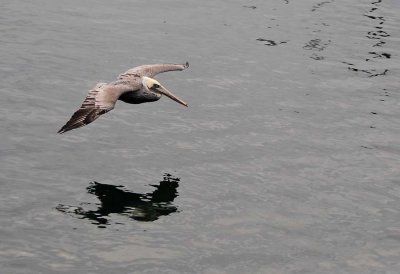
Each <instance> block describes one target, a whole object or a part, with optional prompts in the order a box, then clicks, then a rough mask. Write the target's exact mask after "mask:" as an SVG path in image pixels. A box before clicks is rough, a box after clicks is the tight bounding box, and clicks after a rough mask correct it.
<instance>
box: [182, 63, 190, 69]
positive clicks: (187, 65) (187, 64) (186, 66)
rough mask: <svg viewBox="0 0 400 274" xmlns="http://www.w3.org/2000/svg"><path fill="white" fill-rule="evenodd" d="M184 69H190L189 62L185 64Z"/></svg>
mask: <svg viewBox="0 0 400 274" xmlns="http://www.w3.org/2000/svg"><path fill="white" fill-rule="evenodd" d="M183 67H184V68H185V69H186V68H188V67H189V62H188V61H186V63H185V64H183Z"/></svg>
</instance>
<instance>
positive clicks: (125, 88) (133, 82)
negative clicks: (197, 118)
mask: <svg viewBox="0 0 400 274" xmlns="http://www.w3.org/2000/svg"><path fill="white" fill-rule="evenodd" d="M188 67H189V63H188V62H186V64H154V65H143V66H139V67H135V68H132V69H130V70H127V71H126V72H124V73H122V74H120V75H119V76H118V80H117V81H115V82H111V83H109V84H107V83H98V84H96V86H94V88H93V89H91V90H90V91H89V93H88V95H87V96H86V98H85V100H84V101H83V103H82V106H81V107H80V108H79V109H78V110H77V111H76V112H75V113H74V114H73V115H72V117H71V119H70V120H69V121H68V122H67V123H66V124H65V125H64V126H63V127H62V128H61V129H60V130H59V131H58V133H60V134H61V133H64V132H67V131H69V130H72V129H75V128H79V127H83V126H85V125H87V124H90V123H91V122H93V121H94V120H96V119H97V118H98V117H100V115H102V114H104V113H107V112H109V111H110V110H112V109H113V108H114V106H115V103H116V102H117V100H121V101H124V102H125V103H128V104H140V103H146V102H154V101H157V100H159V99H160V98H161V96H162V95H165V96H167V97H169V98H171V99H172V100H174V101H176V102H178V103H179V104H181V105H184V106H186V107H187V106H188V105H187V104H186V103H185V102H184V101H182V100H181V99H179V98H178V97H177V96H175V95H174V94H172V93H171V92H170V91H168V90H167V89H166V88H165V87H163V86H162V85H161V84H160V83H159V82H158V81H157V80H155V79H153V78H152V77H154V76H155V75H157V74H159V73H162V72H166V71H175V70H184V69H185V68H188Z"/></svg>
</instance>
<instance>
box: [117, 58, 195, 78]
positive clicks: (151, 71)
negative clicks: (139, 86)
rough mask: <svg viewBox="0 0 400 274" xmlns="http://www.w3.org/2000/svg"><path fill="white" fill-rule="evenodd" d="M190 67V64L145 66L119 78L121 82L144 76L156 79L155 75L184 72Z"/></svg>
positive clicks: (131, 70)
mask: <svg viewBox="0 0 400 274" xmlns="http://www.w3.org/2000/svg"><path fill="white" fill-rule="evenodd" d="M188 67H189V63H188V62H186V63H185V64H153V65H143V66H139V67H135V68H132V69H129V70H127V71H126V72H124V73H122V74H120V75H119V76H118V79H119V80H125V79H127V78H128V79H129V78H137V77H142V76H147V77H154V76H155V75H157V74H159V73H163V72H167V71H177V70H184V69H186V68H188Z"/></svg>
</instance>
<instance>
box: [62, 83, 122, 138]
mask: <svg viewBox="0 0 400 274" xmlns="http://www.w3.org/2000/svg"><path fill="white" fill-rule="evenodd" d="M122 93H123V89H121V88H118V87H116V86H109V85H107V84H105V83H99V84H97V85H96V86H95V87H94V88H93V89H92V90H90V91H89V93H88V95H87V96H86V98H85V100H84V101H83V103H82V105H81V107H80V108H79V109H78V110H77V111H76V112H75V113H74V114H73V115H72V117H71V118H70V119H69V121H68V122H67V123H66V124H65V125H64V126H63V127H62V128H61V129H60V130H59V131H58V133H60V134H62V133H64V132H67V131H70V130H72V129H76V128H79V127H83V126H85V125H87V124H90V123H91V122H93V121H94V120H96V119H97V118H99V117H100V116H101V115H103V114H105V113H107V112H109V111H110V110H112V109H113V108H114V106H115V103H116V101H117V100H118V97H119V96H120V95H121V94H122Z"/></svg>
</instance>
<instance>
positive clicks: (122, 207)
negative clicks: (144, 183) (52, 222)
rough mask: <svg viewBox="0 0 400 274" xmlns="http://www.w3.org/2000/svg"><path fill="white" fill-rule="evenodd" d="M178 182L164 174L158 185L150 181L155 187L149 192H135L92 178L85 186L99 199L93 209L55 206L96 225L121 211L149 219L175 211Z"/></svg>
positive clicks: (148, 220) (147, 220)
mask: <svg viewBox="0 0 400 274" xmlns="http://www.w3.org/2000/svg"><path fill="white" fill-rule="evenodd" d="M179 182H180V179H179V178H174V177H172V175H170V174H164V178H163V180H162V181H160V182H159V183H158V184H157V185H151V186H153V187H155V188H156V189H155V190H154V191H153V192H150V193H134V192H131V191H128V190H125V189H124V187H123V186H115V185H108V184H101V183H98V182H92V183H90V185H89V186H88V187H87V192H88V193H90V194H94V195H96V196H97V198H98V199H99V200H100V203H99V204H96V205H97V206H98V207H97V209H96V210H85V209H84V208H83V207H82V205H83V204H81V206H69V205H62V204H60V205H58V206H57V207H56V209H57V210H58V211H60V212H63V213H66V214H70V215H72V216H74V217H78V218H81V219H89V220H91V221H93V222H92V223H93V224H96V225H99V227H105V225H109V224H110V220H109V215H110V214H111V213H116V214H122V215H125V216H128V217H129V218H132V219H134V220H136V221H144V222H152V221H155V220H157V219H158V218H159V217H160V216H166V215H169V214H171V213H174V212H177V211H178V208H177V207H176V206H174V205H173V204H172V202H173V201H174V199H175V198H176V197H177V196H178V191H177V188H178V186H179ZM85 205H88V206H90V205H92V204H91V203H86V204H85Z"/></svg>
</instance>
